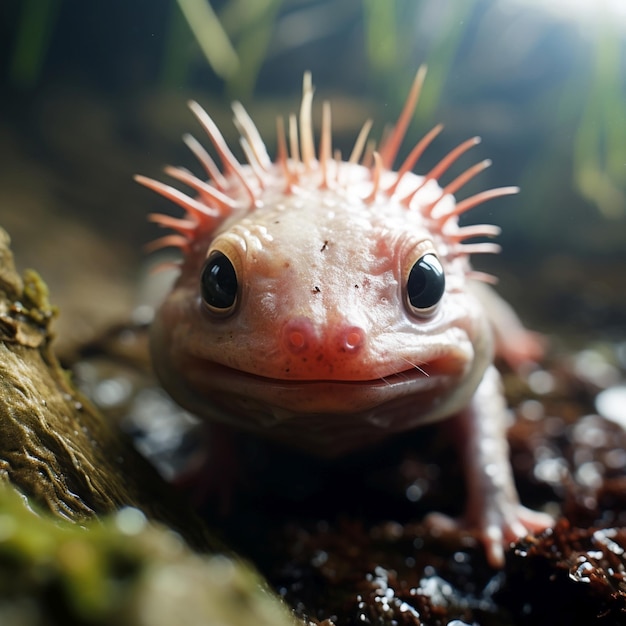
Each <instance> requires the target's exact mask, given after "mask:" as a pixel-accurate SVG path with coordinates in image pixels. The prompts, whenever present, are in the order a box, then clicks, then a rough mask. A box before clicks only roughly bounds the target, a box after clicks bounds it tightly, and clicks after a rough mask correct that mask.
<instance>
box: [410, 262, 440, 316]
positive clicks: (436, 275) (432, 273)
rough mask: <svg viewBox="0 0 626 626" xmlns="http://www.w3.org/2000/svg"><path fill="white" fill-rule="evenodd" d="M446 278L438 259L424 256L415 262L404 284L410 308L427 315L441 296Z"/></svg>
mask: <svg viewBox="0 0 626 626" xmlns="http://www.w3.org/2000/svg"><path fill="white" fill-rule="evenodd" d="M445 288H446V277H445V275H444V273H443V267H441V263H440V262H439V259H438V258H437V257H436V256H435V255H434V254H431V253H429V254H425V255H424V256H423V257H421V258H420V259H419V260H418V261H416V262H415V264H414V265H413V267H412V268H411V271H410V272H409V278H408V280H407V284H406V291H407V298H408V302H409V305H410V307H411V308H412V309H413V310H414V311H416V312H417V313H428V312H429V310H430V309H432V308H433V307H434V306H435V305H436V304H437V303H438V302H439V300H441V297H442V296H443V292H444V290H445Z"/></svg>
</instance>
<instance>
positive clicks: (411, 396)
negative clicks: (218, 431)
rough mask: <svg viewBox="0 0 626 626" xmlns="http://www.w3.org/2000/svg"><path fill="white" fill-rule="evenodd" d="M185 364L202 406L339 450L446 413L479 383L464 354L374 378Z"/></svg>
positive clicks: (281, 436)
mask: <svg viewBox="0 0 626 626" xmlns="http://www.w3.org/2000/svg"><path fill="white" fill-rule="evenodd" d="M184 371H185V383H184V384H185V387H186V388H185V391H184V395H185V399H186V402H185V404H186V405H187V406H188V408H190V409H191V410H193V411H194V412H196V413H197V414H200V415H202V416H204V417H206V418H208V419H210V420H216V421H220V422H223V423H226V424H229V425H232V426H234V427H236V428H238V429H243V430H249V431H250V430H251V431H254V432H258V433H260V434H261V435H263V436H266V437H269V438H271V439H276V440H279V441H281V442H283V443H288V444H289V445H292V446H293V445H295V446H296V447H301V448H305V449H308V450H309V451H313V452H317V453H318V454H320V450H322V452H321V453H323V454H325V455H332V456H334V455H336V454H342V453H344V452H345V451H347V450H349V449H352V448H358V447H361V446H363V445H366V444H367V443H369V442H372V443H373V442H375V441H377V440H380V439H381V437H382V436H385V435H391V434H392V433H395V432H402V431H405V430H410V429H413V428H415V427H417V426H419V425H422V424H424V423H428V422H431V421H434V420H437V419H440V418H441V417H442V416H445V415H448V414H450V412H451V410H453V409H454V406H453V405H451V403H453V404H456V399H457V398H459V399H460V402H461V404H463V403H464V402H466V399H465V397H464V396H465V394H463V393H462V390H463V388H464V387H465V385H466V384H467V386H468V389H469V388H473V386H474V382H473V381H471V380H467V381H466V378H467V376H466V373H467V360H466V358H463V357H462V356H461V355H460V354H458V355H454V354H453V355H447V356H445V357H441V358H438V359H435V360H433V361H430V362H428V363H425V364H423V365H421V366H419V367H411V368H407V369H404V370H401V371H398V372H396V373H392V374H389V375H385V376H381V377H379V378H375V379H370V380H293V379H291V380H287V379H278V378H269V377H266V376H260V375H257V374H252V373H248V372H243V371H240V370H236V369H233V368H230V367H226V366H224V365H221V364H218V363H215V362H212V361H207V360H204V359H199V358H195V357H188V358H187V359H186V362H185V364H184ZM452 390H453V391H452ZM171 391H172V393H173V394H174V395H176V391H177V390H171Z"/></svg>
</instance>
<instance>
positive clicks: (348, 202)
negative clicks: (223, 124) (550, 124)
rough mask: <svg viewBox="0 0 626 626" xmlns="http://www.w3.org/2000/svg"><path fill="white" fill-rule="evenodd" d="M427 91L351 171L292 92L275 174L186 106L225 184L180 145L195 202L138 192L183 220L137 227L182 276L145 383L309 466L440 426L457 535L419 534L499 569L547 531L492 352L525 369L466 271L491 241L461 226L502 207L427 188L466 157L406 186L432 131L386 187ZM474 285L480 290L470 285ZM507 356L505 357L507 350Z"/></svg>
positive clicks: (250, 128)
mask: <svg viewBox="0 0 626 626" xmlns="http://www.w3.org/2000/svg"><path fill="white" fill-rule="evenodd" d="M424 77H425V69H424V68H422V69H420V71H419V72H418V74H417V76H416V79H415V81H414V83H413V86H412V89H411V91H410V93H409V97H408V99H407V102H406V104H405V107H404V109H403V111H402V113H401V115H400V117H399V119H398V121H397V123H396V124H395V126H394V127H393V130H392V132H391V133H390V134H389V135H388V137H387V138H386V139H385V140H384V141H383V142H382V144H381V145H380V147H379V148H378V149H375V148H373V147H372V145H371V144H370V143H369V142H368V141H367V136H368V134H369V131H370V127H371V123H370V122H369V121H368V122H366V123H365V125H364V126H363V129H362V131H361V132H360V134H359V135H358V137H357V139H356V141H355V144H354V148H353V150H352V152H351V154H350V155H349V156H348V158H347V159H345V160H344V159H342V157H341V155H340V154H339V152H337V151H335V150H333V146H332V136H331V135H332V134H331V113H330V106H329V105H328V103H324V107H323V116H322V130H321V137H320V140H319V147H317V148H316V147H315V145H314V134H313V127H312V121H311V117H312V115H311V109H312V100H313V89H312V85H311V79H310V75H309V74H305V79H304V89H303V98H302V104H301V108H300V112H299V116H297V117H296V116H295V115H292V116H290V117H289V118H288V123H287V130H285V124H284V122H283V120H282V119H280V118H279V120H278V124H277V146H278V147H277V156H276V158H275V159H273V160H272V159H271V158H270V157H269V155H268V153H267V150H266V148H265V145H264V143H263V141H262V139H261V137H260V134H259V132H258V131H257V129H256V127H255V126H254V124H253V122H252V120H251V118H250V117H249V116H248V114H247V113H246V112H245V110H244V109H243V107H242V106H241V105H240V104H239V103H235V104H234V106H233V110H234V116H235V117H234V120H235V124H236V126H237V127H238V129H239V131H240V133H241V147H242V149H243V152H244V153H245V156H246V161H247V162H246V163H240V162H239V161H237V159H236V158H235V156H234V155H233V153H232V152H231V150H230V149H229V147H228V145H227V144H226V142H225V140H224V138H223V137H222V135H221V133H220V131H219V129H218V128H217V126H216V125H215V123H214V122H213V121H212V119H211V118H210V117H209V116H208V115H207V113H206V112H205V111H204V110H203V109H202V108H201V107H200V106H199V105H198V104H196V103H193V102H192V103H190V106H191V109H192V111H193V112H194V113H195V115H196V117H197V118H198V120H199V122H200V124H201V126H202V127H203V128H204V130H205V131H206V132H207V134H208V136H209V138H210V140H211V142H212V144H213V147H214V149H215V151H216V153H217V154H218V155H219V158H220V160H221V162H222V166H221V168H220V167H218V166H217V165H216V163H215V162H214V161H213V160H212V158H211V157H210V156H209V154H208V153H207V151H206V150H205V149H204V148H203V147H202V146H201V145H200V144H199V143H198V142H197V141H196V140H195V139H193V138H191V137H186V139H185V140H186V143H187V144H188V146H189V148H190V149H191V150H192V152H193V153H194V154H195V156H196V157H197V158H198V160H199V162H200V164H201V165H202V166H203V169H204V170H205V172H206V180H204V179H200V178H198V177H196V176H194V175H193V174H191V173H190V172H188V171H187V170H184V169H180V168H167V169H166V172H167V173H168V174H169V175H170V176H172V177H173V178H174V179H177V180H178V181H180V182H181V183H183V184H185V185H187V186H188V187H189V188H190V189H191V190H192V192H193V193H192V194H191V195H186V194H184V193H182V192H181V191H179V190H178V189H176V188H173V187H171V186H168V185H165V184H163V183H160V182H157V181H155V180H152V179H148V178H145V177H137V180H138V181H139V182H140V183H142V184H144V185H146V186H147V187H149V188H151V189H153V190H154V191H157V192H158V193H160V194H161V195H163V196H165V197H166V198H169V199H171V200H173V201H174V202H176V203H177V204H178V205H180V206H181V207H182V208H183V209H184V211H185V215H184V217H182V218H175V217H171V216H166V215H160V214H159V215H152V216H151V219H152V220H153V221H154V222H156V223H157V224H160V225H162V226H164V227H167V228H171V229H173V231H175V232H174V233H173V234H170V235H167V236H165V237H163V238H162V239H160V240H158V241H157V242H156V243H155V246H156V247H158V246H176V247H178V248H180V249H181V250H182V253H183V254H182V256H183V258H182V262H181V265H180V275H179V277H178V279H177V281H176V283H175V285H174V287H173V289H172V291H171V293H170V294H169V295H168V296H167V298H166V299H165V301H164V302H163V304H162V306H161V307H160V309H159V311H158V312H157V315H156V318H155V321H154V324H153V328H152V332H151V346H152V355H153V360H154V365H155V369H156V372H157V374H158V376H159V378H160V380H161V381H162V383H163V385H164V387H165V388H166V389H167V390H168V392H169V393H170V394H171V395H172V396H173V398H174V399H175V400H176V401H177V402H179V403H180V404H181V405H182V406H183V407H185V408H187V409H189V410H190V411H192V412H193V413H196V414H197V415H198V416H200V417H202V418H206V419H207V420H212V421H217V422H221V423H224V424H226V425H229V426H232V427H236V428H241V429H245V430H248V431H255V432H258V433H259V434H261V435H263V436H265V437H268V438H271V439H273V440H276V441H278V442H281V443H284V444H286V445H289V446H295V447H298V448H301V449H303V450H305V451H307V452H310V453H312V454H324V455H341V454H346V453H349V452H351V451H353V450H356V449H359V448H362V447H364V446H369V445H372V444H376V443H377V442H380V441H381V440H383V439H385V438H387V437H389V436H391V435H393V434H394V433H400V432H403V431H407V430H409V429H413V428H416V427H418V426H420V425H423V424H426V423H430V422H433V421H436V420H444V419H446V420H452V421H451V422H450V424H451V426H452V431H453V432H454V433H455V435H457V439H458V440H459V442H460V443H461V453H462V457H463V463H464V468H465V474H466V477H467V487H468V503H467V510H466V514H465V517H464V519H463V520H461V521H453V520H450V519H449V518H445V517H444V516H442V515H437V514H435V515H434V516H432V518H431V523H433V524H439V525H443V526H452V525H461V524H463V525H465V526H468V527H471V528H474V529H477V530H478V531H479V533H480V536H481V537H482V538H483V542H484V544H485V547H486V550H487V555H488V558H489V560H490V562H491V563H492V564H493V565H494V566H500V565H502V563H503V546H504V545H505V544H506V543H507V542H509V541H512V540H515V539H516V538H518V537H520V536H523V535H525V534H526V533H527V532H529V531H536V530H540V529H543V528H545V527H547V526H549V525H550V524H551V523H552V520H551V518H550V517H548V516H547V515H545V514H542V513H537V512H534V511H531V510H529V509H526V508H525V507H523V506H522V505H521V504H520V503H519V499H518V496H517V493H516V490H515V487H514V484H513V479H512V472H511V467H510V463H509V459H508V446H507V442H506V434H505V424H506V406H505V402H504V399H503V396H502V391H501V389H500V380H499V375H498V373H497V371H496V370H495V368H494V367H493V364H492V362H493V354H494V345H495V346H496V349H500V350H501V352H502V353H503V354H504V355H505V356H507V357H508V358H509V360H512V361H520V360H524V359H525V358H532V357H533V356H535V355H536V354H537V350H538V345H537V341H536V339H535V338H534V336H533V335H532V334H531V333H528V332H527V331H525V330H524V328H523V327H522V325H521V323H520V322H519V321H518V319H517V317H516V316H515V315H514V314H513V313H512V311H511V310H510V308H508V307H507V305H505V304H504V303H503V302H502V301H500V300H498V297H497V296H496V295H495V293H494V292H492V291H490V290H489V288H488V286H487V285H485V284H484V283H485V282H489V281H490V277H489V276H487V275H485V274H482V273H479V272H475V271H473V270H472V268H471V266H470V263H469V255H470V254H473V253H482V252H496V251H497V249H498V248H497V246H496V245H495V244H493V243H490V242H484V241H483V242H478V243H476V242H474V239H475V238H477V237H478V238H485V237H492V236H495V235H497V234H498V232H499V229H498V228H497V227H495V226H493V225H478V226H465V227H461V226H459V224H458V218H459V216H460V215H461V214H463V213H464V212H466V211H467V210H469V209H471V208H473V207H474V206H476V205H478V204H480V203H482V202H484V201H486V200H489V199H492V198H496V197H498V196H503V195H506V194H510V193H515V192H516V191H517V189H516V188H512V187H504V188H499V189H491V190H488V191H484V192H481V193H478V194H476V195H474V196H471V197H468V198H465V199H463V200H461V201H456V200H455V194H456V193H457V191H458V190H459V189H460V188H461V187H463V185H465V184H466V183H467V182H468V181H469V180H470V179H472V178H473V177H474V176H475V175H477V174H478V173H480V172H481V171H482V170H484V169H485V168H486V167H488V165H489V161H482V162H480V163H478V164H476V165H473V166H471V167H469V168H468V169H467V170H465V171H464V172H463V173H462V174H460V175H459V176H457V177H456V178H455V179H453V180H452V181H451V182H449V183H447V184H446V185H445V186H443V187H442V186H440V185H439V183H438V180H439V178H440V177H441V176H442V175H443V174H444V173H445V172H447V170H448V169H449V167H450V166H451V165H452V164H453V163H454V162H455V161H456V160H457V159H458V158H459V157H461V156H462V155H463V154H464V153H465V152H466V151H467V150H469V149H470V148H471V147H472V146H474V145H476V144H477V143H478V140H477V139H476V138H473V139H470V140H468V141H466V142H464V143H462V144H461V145H460V146H458V147H457V148H455V149H454V150H452V151H451V152H450V153H449V154H448V155H447V156H446V157H444V158H443V159H442V160H441V161H440V162H439V163H438V164H437V165H436V166H435V167H433V168H432V169H431V170H430V171H429V172H427V173H426V174H424V175H417V174H415V173H413V172H412V169H413V167H414V166H415V164H416V162H417V160H418V159H419V157H420V155H421V154H422V153H423V151H424V150H425V149H426V148H427V146H428V145H429V144H430V143H431V142H432V141H433V140H434V139H435V137H436V136H437V135H438V134H439V132H440V131H441V129H442V127H441V126H436V127H435V128H434V129H433V130H432V131H430V132H429V133H428V134H427V135H426V136H424V137H423V138H422V139H421V140H420V141H419V142H418V143H417V144H416V146H415V147H414V148H413V150H412V151H411V152H410V153H409V155H408V157H407V158H406V160H405V161H404V162H403V163H402V164H401V165H400V166H399V168H398V169H397V170H396V169H393V163H394V161H395V158H396V155H397V152H398V150H399V147H400V144H401V142H402V140H403V138H404V136H405V133H406V130H407V127H408V124H409V122H410V119H411V117H412V114H413V111H414V108H415V106H416V103H417V100H418V97H419V92H420V90H421V86H422V83H423V80H424ZM481 283H482V284H481ZM503 339H506V341H504V340H503Z"/></svg>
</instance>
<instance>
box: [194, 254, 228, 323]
mask: <svg viewBox="0 0 626 626" xmlns="http://www.w3.org/2000/svg"><path fill="white" fill-rule="evenodd" d="M200 282H201V286H202V299H203V300H204V302H205V304H206V305H207V306H208V308H209V309H210V310H212V311H213V312H215V313H229V312H230V311H231V309H232V308H233V307H234V305H235V302H236V301H237V272H236V271H235V268H234V267H233V264H232V263H231V261H230V259H229V258H228V257H227V256H226V255H225V254H224V253H223V252H219V251H217V250H216V251H215V252H212V253H211V254H210V255H209V258H208V259H207V262H206V264H205V266H204V269H203V270H202V277H201V279H200Z"/></svg>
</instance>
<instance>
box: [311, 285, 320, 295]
mask: <svg viewBox="0 0 626 626" xmlns="http://www.w3.org/2000/svg"><path fill="white" fill-rule="evenodd" d="M320 291H321V289H320V288H319V287H318V286H317V285H315V287H313V289H311V293H319V292H320Z"/></svg>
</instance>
